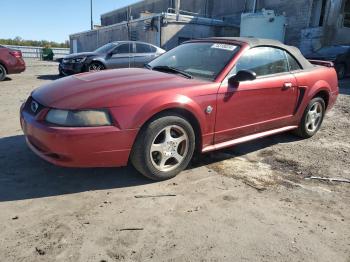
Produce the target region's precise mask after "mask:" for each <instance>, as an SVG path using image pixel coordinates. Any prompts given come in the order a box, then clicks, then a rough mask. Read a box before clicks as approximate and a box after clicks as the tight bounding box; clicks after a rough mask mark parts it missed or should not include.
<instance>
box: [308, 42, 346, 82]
mask: <svg viewBox="0 0 350 262" xmlns="http://www.w3.org/2000/svg"><path fill="white" fill-rule="evenodd" d="M306 58H308V59H315V60H325V61H331V62H333V63H334V65H335V69H336V71H337V75H338V79H343V78H344V77H345V76H346V75H347V74H348V73H350V46H349V45H332V46H325V47H322V48H320V49H318V50H316V51H315V52H314V53H311V54H309V55H306Z"/></svg>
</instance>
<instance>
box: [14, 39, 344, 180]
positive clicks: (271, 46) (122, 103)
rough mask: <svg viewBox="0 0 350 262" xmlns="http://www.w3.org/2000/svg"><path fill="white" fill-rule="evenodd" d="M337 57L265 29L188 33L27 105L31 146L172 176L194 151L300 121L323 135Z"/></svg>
mask: <svg viewBox="0 0 350 262" xmlns="http://www.w3.org/2000/svg"><path fill="white" fill-rule="evenodd" d="M337 95H338V81H337V76H336V72H335V70H334V69H333V68H332V64H331V63H327V62H322V61H312V63H310V62H309V61H308V60H306V59H305V58H304V57H303V56H302V55H301V53H300V52H299V50H298V49H296V48H294V47H291V46H286V45H283V44H282V43H280V42H278V41H273V40H264V39H256V38H209V39H202V40H195V41H189V42H186V43H184V44H182V45H180V46H178V47H176V48H174V49H173V50H171V51H169V52H167V53H165V54H163V55H162V56H160V57H158V58H156V59H155V60H153V61H152V62H151V63H149V64H148V65H146V68H145V69H116V70H107V71H102V72H96V73H83V74H79V75H75V76H70V77H65V78H62V79H60V80H57V81H54V82H51V83H50V84H47V85H45V86H42V87H40V88H38V89H36V90H35V91H33V93H32V94H31V96H30V97H29V98H28V100H27V101H26V102H25V103H24V104H23V106H22V108H21V125H22V129H23V132H24V134H25V136H26V139H27V143H28V145H29V147H30V148H31V149H32V150H33V151H34V152H35V153H36V154H38V155H39V156H40V157H42V158H44V159H45V160H47V161H49V162H51V163H54V164H57V165H61V166H69V167H110V166H125V165H127V164H128V161H129V160H130V162H131V163H132V164H133V165H134V166H135V168H136V169H137V170H138V171H139V172H141V173H142V174H144V175H145V176H147V177H149V178H151V179H155V180H163V179H168V178H171V177H174V176H175V175H176V174H178V173H179V172H181V171H182V170H183V169H185V168H186V166H187V165H188V163H189V161H190V160H191V158H192V155H193V154H194V153H201V152H209V151H213V150H217V149H220V148H224V147H230V146H233V145H236V144H239V143H242V142H245V141H249V140H252V139H256V138H260V137H264V136H268V135H273V134H276V133H280V132H285V131H289V130H294V132H295V133H296V134H297V135H299V136H301V137H303V138H308V137H311V136H313V135H314V134H315V133H316V132H317V131H318V130H319V128H320V126H321V123H322V120H323V118H324V115H325V112H326V111H327V110H329V109H330V108H331V107H332V106H333V105H334V103H335V101H336V98H337Z"/></svg>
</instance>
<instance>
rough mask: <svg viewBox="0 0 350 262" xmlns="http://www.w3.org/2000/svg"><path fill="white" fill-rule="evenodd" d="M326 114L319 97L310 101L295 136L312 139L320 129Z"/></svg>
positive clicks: (323, 104) (322, 101) (323, 103)
mask: <svg viewBox="0 0 350 262" xmlns="http://www.w3.org/2000/svg"><path fill="white" fill-rule="evenodd" d="M325 112H326V106H325V102H324V100H323V99H322V98H321V97H316V98H314V99H312V100H311V101H310V103H309V104H308V106H307V107H306V109H305V111H304V114H303V117H302V119H301V121H300V124H299V128H298V129H297V130H296V131H295V133H296V135H298V136H300V137H302V138H309V137H312V136H313V135H314V134H316V133H317V131H318V130H319V129H320V127H321V124H322V121H323V118H324V115H325Z"/></svg>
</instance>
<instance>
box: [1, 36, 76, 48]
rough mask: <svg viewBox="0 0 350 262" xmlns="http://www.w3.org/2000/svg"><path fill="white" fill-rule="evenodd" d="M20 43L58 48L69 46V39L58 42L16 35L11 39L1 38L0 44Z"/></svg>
mask: <svg viewBox="0 0 350 262" xmlns="http://www.w3.org/2000/svg"><path fill="white" fill-rule="evenodd" d="M1 44H3V45H22V46H39V47H58V48H69V41H68V40H66V41H65V42H64V43H58V42H54V41H47V40H25V39H22V38H21V37H19V36H17V37H15V38H13V39H11V38H8V39H1V38H0V45H1Z"/></svg>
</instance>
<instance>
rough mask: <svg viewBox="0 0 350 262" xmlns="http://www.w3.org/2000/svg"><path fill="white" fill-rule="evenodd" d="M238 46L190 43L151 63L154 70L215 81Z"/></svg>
mask: <svg viewBox="0 0 350 262" xmlns="http://www.w3.org/2000/svg"><path fill="white" fill-rule="evenodd" d="M238 49H239V48H238V46H237V45H228V44H218V43H188V44H183V45H180V46H178V47H176V48H174V49H172V50H170V51H168V52H167V53H165V54H163V55H162V56H160V57H158V58H156V59H155V60H153V61H152V62H150V63H149V66H150V67H152V68H157V67H169V68H173V69H177V70H179V71H182V72H185V73H187V74H188V75H191V76H192V77H194V78H201V79H205V80H211V81H213V80H214V79H215V78H216V77H217V76H218V74H219V73H220V72H221V71H222V70H223V69H224V67H225V66H226V65H227V63H228V62H229V61H230V60H231V59H232V57H233V56H234V55H235V54H236V53H237V51H238Z"/></svg>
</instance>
